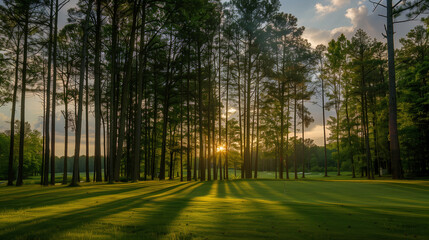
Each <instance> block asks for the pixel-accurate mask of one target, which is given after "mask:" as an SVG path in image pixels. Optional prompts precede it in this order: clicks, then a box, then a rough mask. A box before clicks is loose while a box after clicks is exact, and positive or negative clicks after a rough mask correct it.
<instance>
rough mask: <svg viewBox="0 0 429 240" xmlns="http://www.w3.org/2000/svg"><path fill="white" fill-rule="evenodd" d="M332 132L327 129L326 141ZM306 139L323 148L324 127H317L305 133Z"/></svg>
mask: <svg viewBox="0 0 429 240" xmlns="http://www.w3.org/2000/svg"><path fill="white" fill-rule="evenodd" d="M330 134H331V132H330V131H329V129H328V128H326V139H328V137H329V135H330ZM304 137H305V138H306V139H307V138H311V139H313V140H314V143H315V144H316V145H318V146H323V125H316V126H314V127H313V128H312V129H311V130H309V131H307V130H306V131H305V134H304Z"/></svg>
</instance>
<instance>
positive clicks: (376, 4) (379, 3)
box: [369, 0, 387, 12]
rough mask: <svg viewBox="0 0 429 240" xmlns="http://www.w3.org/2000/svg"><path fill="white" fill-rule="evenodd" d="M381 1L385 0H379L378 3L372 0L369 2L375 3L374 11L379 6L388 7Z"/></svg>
mask: <svg viewBox="0 0 429 240" xmlns="http://www.w3.org/2000/svg"><path fill="white" fill-rule="evenodd" d="M381 1H383V0H380V1H378V3H376V2H374V1H372V0H369V2H370V3H372V5H374V9H372V11H373V12H374V11H375V10H376V9H377V7H378V6H382V7H384V8H387V7H386V5H383V4H381Z"/></svg>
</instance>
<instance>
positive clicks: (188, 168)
mask: <svg viewBox="0 0 429 240" xmlns="http://www.w3.org/2000/svg"><path fill="white" fill-rule="evenodd" d="M187 55H188V56H187V63H188V66H187V74H186V91H187V94H186V123H187V126H186V131H187V143H186V144H187V148H186V180H187V181H191V180H192V176H191V159H190V151H191V120H190V110H191V106H190V104H189V101H190V98H191V96H190V95H191V94H190V92H189V91H190V87H191V86H190V77H191V41H190V37H189V36H188V48H187ZM195 147H196V146H195Z"/></svg>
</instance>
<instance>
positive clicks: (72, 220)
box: [0, 184, 193, 239]
mask: <svg viewBox="0 0 429 240" xmlns="http://www.w3.org/2000/svg"><path fill="white" fill-rule="evenodd" d="M192 185H193V184H177V185H173V186H169V187H166V188H162V189H159V190H155V191H151V192H147V193H144V194H137V195H134V196H131V197H126V198H122V199H119V200H113V201H111V202H107V203H104V204H100V205H96V206H93V207H89V208H85V209H78V210H71V211H68V212H64V213H61V214H60V215H58V216H48V217H41V218H37V219H32V220H28V221H23V222H20V223H19V224H18V225H16V226H9V227H5V228H1V229H0V239H13V238H15V237H18V236H19V238H21V239H33V238H35V239H39V238H43V239H49V238H53V237H55V235H56V234H58V233H59V232H67V231H69V230H71V229H74V228H78V227H79V226H80V225H85V224H89V223H92V222H94V221H97V220H100V219H103V218H104V217H107V216H109V215H112V214H118V213H121V212H125V211H128V210H130V209H133V208H136V207H142V206H144V205H145V204H147V203H150V202H151V201H153V200H154V199H156V198H157V197H159V195H160V194H161V195H162V194H166V193H169V194H177V193H180V192H182V191H185V190H186V189H187V188H189V187H191V186H192Z"/></svg>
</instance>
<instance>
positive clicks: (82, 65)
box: [71, 0, 93, 186]
mask: <svg viewBox="0 0 429 240" xmlns="http://www.w3.org/2000/svg"><path fill="white" fill-rule="evenodd" d="M92 3H93V0H89V2H88V9H87V10H86V13H85V22H84V24H83V38H82V49H81V54H80V61H81V62H80V73H79V91H78V92H79V104H78V111H77V121H76V134H75V150H74V161H73V163H74V164H73V178H72V182H71V185H72V186H76V185H78V181H79V153H80V141H81V134H82V108H83V106H82V105H83V90H84V88H83V84H84V80H85V66H86V60H87V57H86V55H87V45H88V34H89V17H90V14H91V9H92Z"/></svg>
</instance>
